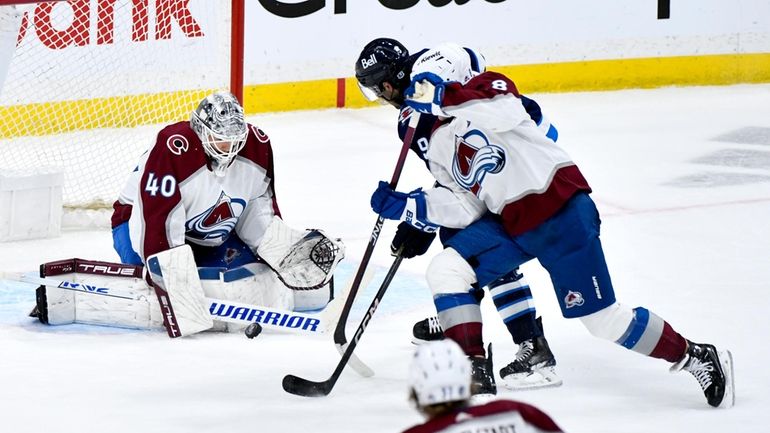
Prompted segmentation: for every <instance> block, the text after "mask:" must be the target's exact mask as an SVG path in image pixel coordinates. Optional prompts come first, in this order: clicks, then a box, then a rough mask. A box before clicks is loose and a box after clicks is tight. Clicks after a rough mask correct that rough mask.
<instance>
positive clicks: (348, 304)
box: [334, 111, 420, 380]
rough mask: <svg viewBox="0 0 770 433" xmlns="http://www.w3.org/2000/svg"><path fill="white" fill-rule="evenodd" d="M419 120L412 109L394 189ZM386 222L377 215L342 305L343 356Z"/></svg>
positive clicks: (338, 337) (338, 340)
mask: <svg viewBox="0 0 770 433" xmlns="http://www.w3.org/2000/svg"><path fill="white" fill-rule="evenodd" d="M419 120H420V113H418V112H416V111H412V114H411V116H410V117H409V125H408V126H407V130H406V134H405V135H404V141H403V143H402V145H401V153H400V154H399V156H398V162H396V168H395V169H394V170H393V177H391V179H390V187H391V188H393V189H396V186H397V185H398V179H399V178H400V177H401V171H402V170H403V169H404V163H405V162H406V155H407V154H408V153H409V145H410V144H411V143H412V139H413V138H414V131H415V128H417V123H418V122H419ZM384 222H385V218H383V217H382V216H380V215H377V222H375V223H374V228H373V229H372V234H371V236H370V237H369V244H368V245H367V246H366V251H364V257H363V258H362V259H361V263H360V264H359V265H358V270H357V271H356V276H355V278H354V279H353V285H352V286H350V293H349V294H348V298H347V300H346V301H345V306H344V307H342V312H341V313H340V318H339V320H338V321H337V328H336V329H335V330H334V343H335V344H336V345H337V351H339V352H340V353H341V354H343V357H344V354H345V353H347V352H348V345H347V341H348V340H347V338H346V337H345V325H346V324H347V321H348V316H349V315H350V310H351V308H352V307H353V301H354V300H355V298H356V295H357V294H358V289H359V287H360V286H361V279H362V278H363V275H364V272H365V271H366V268H367V266H369V260H370V259H371V258H372V253H373V252H374V246H375V245H376V244H377V239H378V238H379V236H380V232H381V231H382V225H383V223H384ZM394 272H395V271H394ZM391 277H392V275H391ZM351 353H352V351H351ZM335 380H336V379H335Z"/></svg>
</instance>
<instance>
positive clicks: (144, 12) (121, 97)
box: [0, 0, 245, 209]
mask: <svg viewBox="0 0 770 433" xmlns="http://www.w3.org/2000/svg"><path fill="white" fill-rule="evenodd" d="M244 12H245V7H244V0H59V1H50V2H40V1H35V0H0V56H1V57H0V119H2V122H0V172H3V173H9V172H10V173H14V172H17V171H18V172H29V171H37V170H43V171H45V170H50V169H55V170H60V171H62V172H63V173H64V188H63V196H64V197H63V198H64V204H65V207H66V208H75V209H83V208H88V209H108V208H109V207H110V206H111V205H112V202H113V201H114V200H115V199H116V198H117V196H118V193H119V192H120V190H121V189H122V186H123V183H124V182H125V180H126V179H127V177H128V174H129V173H130V171H131V170H132V169H133V167H134V166H135V164H136V162H137V160H138V158H139V157H140V155H141V154H142V152H144V151H145V150H146V149H147V148H148V147H149V146H150V145H151V144H152V143H153V142H154V137H155V134H157V132H158V129H159V128H160V127H161V126H163V125H165V124H167V123H171V122H175V121H180V120H185V119H188V118H189V115H190V112H191V111H192V110H193V109H194V108H195V107H196V106H197V104H198V102H199V101H200V100H201V99H202V98H203V97H204V96H205V95H206V94H207V93H209V92H211V91H213V90H222V89H225V90H230V91H231V92H233V93H234V94H235V95H236V96H237V97H238V98H239V99H241V100H242V97H243V37H244ZM51 167H53V168H51Z"/></svg>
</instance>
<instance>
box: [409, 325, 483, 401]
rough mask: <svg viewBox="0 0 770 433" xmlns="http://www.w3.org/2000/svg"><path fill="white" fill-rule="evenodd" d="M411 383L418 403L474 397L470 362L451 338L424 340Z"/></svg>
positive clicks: (415, 362)
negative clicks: (472, 394) (425, 341)
mask: <svg viewBox="0 0 770 433" xmlns="http://www.w3.org/2000/svg"><path fill="white" fill-rule="evenodd" d="M409 383H410V386H411V387H412V390H413V391H414V394H415V397H416V398H417V402H416V403H417V405H418V406H430V405H433V404H439V403H446V402H450V401H460V400H467V399H468V398H470V396H471V362H470V360H468V357H467V356H466V355H465V353H463V350H462V349H461V348H460V346H459V345H458V344H457V343H455V342H454V341H452V340H450V339H444V340H438V341H431V342H427V343H423V344H421V345H420V347H418V348H417V350H416V351H415V353H414V358H413V359H412V364H411V366H410V368H409Z"/></svg>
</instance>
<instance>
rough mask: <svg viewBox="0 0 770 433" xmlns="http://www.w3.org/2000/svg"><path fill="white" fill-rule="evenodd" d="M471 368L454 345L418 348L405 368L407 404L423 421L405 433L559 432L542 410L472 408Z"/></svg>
mask: <svg viewBox="0 0 770 433" xmlns="http://www.w3.org/2000/svg"><path fill="white" fill-rule="evenodd" d="M470 383H471V365H470V362H468V359H467V358H466V357H465V353H463V351H462V349H460V346H458V345H457V343H455V342H454V341H452V340H449V339H447V340H443V341H431V342H428V343H426V344H423V345H421V346H420V347H419V348H418V349H417V351H416V352H415V354H414V357H413V358H412V362H411V364H410V366H409V388H410V389H409V391H410V392H409V394H410V395H409V398H410V400H411V402H412V403H413V404H414V406H415V408H416V409H417V410H418V411H419V412H420V413H421V414H422V415H423V416H424V417H425V422H424V423H423V424H419V425H416V426H414V427H411V428H409V429H407V430H405V431H404V433H441V432H444V433H449V432H479V433H481V432H517V433H545V432H554V433H556V432H561V431H562V430H561V428H559V426H558V425H557V424H556V423H555V422H554V421H553V419H551V417H550V416H548V415H547V414H546V413H545V412H543V411H541V410H540V409H538V408H536V407H534V406H532V405H530V404H527V403H523V402H519V401H513V400H495V401H492V402H489V403H485V404H482V405H478V406H474V405H473V404H472V402H471V400H470V399H471V392H470V389H469V387H470Z"/></svg>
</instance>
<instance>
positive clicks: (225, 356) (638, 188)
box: [0, 85, 770, 433]
mask: <svg viewBox="0 0 770 433" xmlns="http://www.w3.org/2000/svg"><path fill="white" fill-rule="evenodd" d="M530 96H533V97H534V98H535V99H536V100H538V102H540V104H541V105H542V106H543V109H544V111H545V113H546V114H547V115H548V116H549V117H550V118H551V120H552V121H553V122H554V124H555V125H556V126H557V127H558V128H559V139H560V142H561V143H562V144H563V145H564V146H565V147H566V148H567V149H568V151H569V152H570V153H571V154H572V156H573V157H574V159H575V160H576V161H577V162H578V163H579V165H580V166H581V169H582V171H583V173H584V174H585V175H586V177H587V178H588V180H589V182H590V183H591V185H592V187H593V189H594V193H593V198H594V200H595V201H596V202H597V204H598V206H599V209H600V211H601V212H602V219H603V227H602V229H603V231H602V240H603V244H604V248H605V253H606V255H607V260H608V262H609V266H610V270H611V272H612V277H613V281H614V285H615V288H616V292H617V295H618V299H619V300H620V301H621V302H623V303H625V304H628V305H631V306H637V305H641V306H645V307H647V308H649V309H650V310H652V311H654V312H655V313H656V314H658V315H660V316H662V317H663V318H665V319H666V320H668V321H669V322H670V323H671V324H672V326H674V327H675V329H677V330H678V331H680V332H681V333H682V334H684V335H685V336H686V337H687V338H690V339H692V340H694V341H698V342H710V343H713V344H716V345H717V346H719V347H724V348H730V349H731V350H732V351H733V355H734V358H735V372H736V384H737V403H736V406H735V407H734V408H733V409H730V410H714V409H712V408H710V407H709V406H707V404H706V402H705V399H704V397H703V395H702V394H701V391H700V388H699V387H698V384H697V382H696V381H695V379H694V378H693V377H691V376H690V375H687V374H676V375H673V374H669V373H668V371H667V368H668V364H667V363H665V362H663V361H660V360H655V359H648V358H645V357H642V356H639V355H638V354H636V353H633V352H629V351H626V350H625V349H622V348H619V347H616V346H614V345H613V344H610V343H608V342H605V341H600V340H597V339H595V338H593V337H591V336H590V335H589V334H588V333H587V332H586V330H585V329H584V328H583V327H582V325H581V324H580V323H579V322H578V321H575V320H566V319H563V318H562V317H561V316H560V313H559V310H558V306H557V303H556V300H555V298H554V295H553V291H552V288H551V286H550V282H549V280H548V277H547V275H546V274H545V272H544V271H543V270H542V268H540V267H539V266H538V265H537V263H530V264H527V265H525V266H524V267H523V271H524V273H525V275H526V276H527V278H528V279H529V282H530V284H531V286H532V289H533V292H534V295H535V300H536V303H537V306H538V309H539V311H540V313H541V314H542V315H543V316H544V322H545V328H546V332H547V335H548V337H549V341H550V343H551V348H552V349H553V350H554V352H555V354H556V357H557V360H558V371H559V373H560V375H561V376H562V378H563V379H564V385H563V386H562V387H560V388H555V389H546V390H536V391H527V392H502V393H501V397H505V398H512V399H520V400H524V401H527V402H530V403H533V404H535V405H537V406H539V407H540V408H541V409H543V410H544V411H546V412H547V413H549V414H551V415H552V416H553V418H554V419H555V420H556V421H557V422H558V423H559V424H560V425H561V426H562V428H564V430H565V431H569V432H592V433H599V432H629V433H632V432H634V433H635V432H638V433H650V432H698V433H724V432H726V431H740V432H759V431H767V429H768V425H770V413H769V412H768V411H767V407H768V404H770V398H769V397H768V386H769V385H770V374H769V373H768V369H767V368H766V364H767V363H766V361H767V359H768V355H770V349H769V348H768V345H767V335H768V332H770V319H769V318H768V317H770V316H769V315H768V311H770V166H769V165H768V161H770V149H768V147H767V140H766V139H765V138H762V137H766V135H763V134H765V132H763V131H767V130H768V128H770V85H742V86H728V87H693V88H666V89H658V90H629V91H618V92H596V93H574V94H543V95H530ZM251 121H252V122H254V123H256V124H258V125H260V126H261V127H262V128H263V129H264V130H265V131H267V133H268V134H269V135H270V136H271V138H272V141H273V147H274V150H275V154H276V155H275V158H276V160H275V167H276V173H277V180H276V188H277V194H278V201H279V204H280V205H281V209H282V212H283V215H284V217H285V219H286V221H287V223H288V224H290V225H293V226H296V227H319V228H323V229H325V230H326V231H327V232H328V233H330V234H333V235H335V236H339V237H341V238H343V240H344V241H345V242H346V244H347V246H348V258H347V259H346V260H345V261H344V262H343V264H342V266H341V270H340V273H339V275H338V279H339V280H340V282H341V281H343V280H347V279H349V278H350V276H351V274H352V273H353V272H354V270H355V267H356V265H357V262H358V260H359V259H360V257H361V255H362V254H363V250H364V248H365V245H366V242H367V240H368V236H369V233H370V231H371V229H372V227H373V225H374V222H375V218H376V217H375V215H374V214H373V213H372V212H371V210H370V209H369V205H368V203H369V195H370V193H371V191H372V190H373V189H374V188H375V187H376V184H377V181H378V180H381V179H389V178H390V176H391V174H392V171H393V165H394V164H395V160H396V158H397V156H398V148H399V140H398V138H397V136H396V134H395V121H396V112H395V110H393V109H392V108H389V107H381V108H375V109H363V110H328V111H318V112H295V113H287V114H272V115H264V116H258V117H255V118H252V119H251ZM735 131H744V133H743V134H741V133H735ZM720 137H722V138H721V139H720ZM725 137H727V138H725ZM741 155H743V156H745V159H744V158H743V157H741ZM742 160H743V161H744V163H740V162H741V161H742ZM736 161H737V162H739V163H736ZM430 184H431V178H430V176H429V175H428V173H427V172H426V171H425V169H424V167H423V166H422V163H421V162H419V161H418V160H416V158H414V157H410V160H409V161H408V164H407V166H406V169H405V171H404V175H403V177H402V180H401V183H400V185H401V189H402V190H407V191H408V190H411V189H414V188H416V187H418V186H424V187H425V186H429V185H430ZM394 227H395V224H394V223H388V224H386V230H385V233H384V234H383V235H382V237H381V240H380V244H379V245H378V248H377V251H376V252H375V255H374V258H373V260H372V262H373V264H374V266H376V267H377V269H378V271H377V274H376V278H375V281H374V282H373V283H372V285H371V286H370V287H369V289H368V290H366V291H365V292H364V293H363V294H362V295H361V296H360V299H359V300H358V301H357V303H356V309H355V311H354V314H353V317H352V320H351V321H350V323H351V326H350V327H349V328H348V335H349V336H350V335H351V334H352V332H353V330H354V328H355V326H356V325H357V324H358V320H360V318H361V314H362V311H363V310H364V308H365V307H366V306H368V304H369V302H370V300H371V296H372V294H373V292H374V289H375V285H376V283H377V281H378V280H381V279H382V277H383V276H384V273H385V269H386V268H387V267H388V266H389V264H390V262H391V258H390V257H389V256H388V248H387V243H388V242H389V240H390V237H391V236H392V233H393V229H394ZM437 251H438V246H437V245H434V246H433V247H432V248H431V250H430V251H429V252H428V254H427V255H426V256H425V257H420V258H417V259H413V260H409V261H405V262H404V264H403V265H402V270H401V271H399V273H398V275H397V276H396V278H395V280H394V282H393V285H392V288H391V289H390V290H389V291H388V293H386V295H385V299H384V302H383V304H382V306H381V308H380V310H378V311H377V314H376V315H375V316H374V318H373V320H372V321H371V323H370V326H369V327H368V328H367V330H366V333H365V334H364V336H363V338H362V340H361V343H360V346H359V348H358V350H357V351H356V353H357V354H358V356H359V357H360V358H361V359H362V360H363V361H364V362H366V363H368V364H369V365H370V366H371V367H372V368H373V369H374V370H375V371H376V375H375V376H374V377H373V378H369V379H365V378H361V377H359V376H358V375H356V374H355V373H354V372H352V371H350V370H347V371H346V372H345V373H343V375H342V377H341V378H340V380H339V382H338V383H337V386H336V387H335V388H334V390H333V391H332V393H331V394H330V395H329V396H328V397H324V398H316V399H311V398H301V397H296V396H293V395H289V394H287V393H285V392H284V391H283V390H282V389H281V380H282V378H283V376H284V375H286V374H289V373H291V374H296V375H299V376H302V377H305V378H308V379H311V380H324V379H326V378H327V377H328V376H329V374H331V372H332V370H333V369H334V367H335V365H336V363H337V361H338V359H339V355H338V354H337V352H336V350H335V349H334V345H333V344H332V341H331V336H324V337H302V336H297V335H289V334H271V333H270V332H268V331H266V332H263V333H262V334H261V335H260V336H259V337H257V338H256V339H254V340H248V339H246V338H245V337H244V336H243V335H227V334H203V335H199V336H196V337H192V338H188V339H177V340H169V339H168V338H167V337H166V336H165V334H164V333H160V332H137V331H125V330H118V329H110V328H97V327H88V326H62V327H56V328H52V327H46V326H43V325H40V324H38V323H36V322H35V321H34V320H32V319H29V318H27V317H26V314H27V313H28V311H29V309H30V308H31V307H32V305H33V302H34V294H33V290H32V289H31V288H29V287H27V286H20V285H18V284H14V283H8V282H0V423H1V424H0V425H1V427H0V431H2V432H13V433H21V432H34V433H40V432H52V433H81V432H112V433H123V432H125V433H140V432H141V433H150V432H163V433H176V432H179V433H183V432H184V433H198V432H223V431H238V432H245V431H248V432H277V431H281V432H335V433H344V432H351V433H352V432H356V433H361V432H372V433H375V432H376V433H378V432H383V433H384V432H397V431H401V430H403V429H404V428H406V427H408V426H410V425H412V424H414V423H416V422H419V421H420V417H419V416H418V414H417V413H416V412H415V411H414V410H413V409H412V408H411V407H410V406H409V403H408V401H407V390H406V388H407V384H406V369H407V365H408V362H409V358H410V354H411V353H412V351H413V348H414V347H413V346H412V344H411V343H410V332H411V326H412V324H413V322H415V321H417V320H419V319H421V318H423V317H425V316H427V315H429V314H432V304H431V302H430V294H429V291H428V289H427V286H426V284H425V282H424V278H423V275H422V272H423V270H424V269H425V266H426V265H427V263H428V261H429V258H430V256H431V255H432V254H435V253H436V252H437ZM70 257H82V258H89V259H101V260H115V259H116V255H115V254H114V253H113V251H112V247H111V239H110V234H109V232H108V231H72V232H66V233H65V234H64V235H63V236H62V237H60V238H57V239H48V240H36V241H24V242H11V243H4V244H0V263H2V265H1V266H0V270H3V271H32V270H34V269H36V267H37V265H39V264H40V263H42V262H44V261H48V260H55V259H63V258H70ZM483 308H484V310H483V312H484V314H485V318H486V322H487V323H488V326H487V327H486V328H485V335H486V338H487V339H488V340H489V341H492V342H493V343H494V344H495V361H496V370H498V369H499V368H500V367H502V366H503V365H504V364H505V363H507V362H508V361H509V360H510V359H511V358H512V356H513V355H514V353H515V347H514V346H513V344H512V343H511V341H510V338H509V337H508V336H507V334H506V333H505V331H504V328H503V327H502V325H501V324H500V320H499V319H498V318H497V316H496V312H495V311H494V310H493V308H492V306H491V305H490V303H489V301H488V300H485V301H484V304H483Z"/></svg>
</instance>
